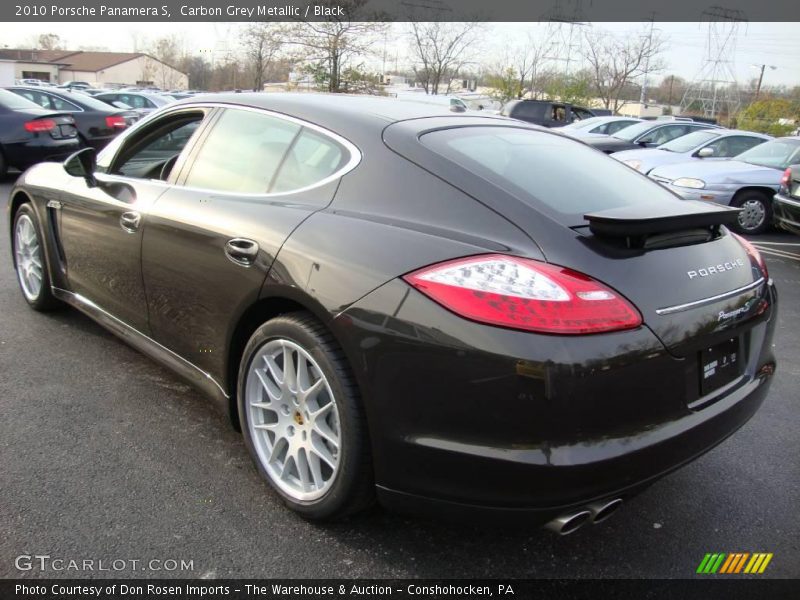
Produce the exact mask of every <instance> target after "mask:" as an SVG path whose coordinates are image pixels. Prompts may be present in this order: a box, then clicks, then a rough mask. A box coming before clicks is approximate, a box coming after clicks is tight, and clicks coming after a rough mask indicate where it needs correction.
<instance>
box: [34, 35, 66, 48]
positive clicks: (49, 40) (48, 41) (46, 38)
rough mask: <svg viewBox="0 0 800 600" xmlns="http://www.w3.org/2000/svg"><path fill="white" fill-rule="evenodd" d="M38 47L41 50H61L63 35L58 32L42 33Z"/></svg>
mask: <svg viewBox="0 0 800 600" xmlns="http://www.w3.org/2000/svg"><path fill="white" fill-rule="evenodd" d="M36 47H37V48H39V49H41V50H61V48H62V46H61V36H59V35H58V34H57V33H42V34H40V35H39V38H38V39H37V44H36Z"/></svg>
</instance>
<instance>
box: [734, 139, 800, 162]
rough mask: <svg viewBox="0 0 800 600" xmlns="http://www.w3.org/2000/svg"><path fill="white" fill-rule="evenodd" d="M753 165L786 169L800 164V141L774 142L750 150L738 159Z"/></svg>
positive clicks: (737, 158)
mask: <svg viewBox="0 0 800 600" xmlns="http://www.w3.org/2000/svg"><path fill="white" fill-rule="evenodd" d="M736 160H741V161H744V162H746V163H750V164H751V165H758V166H759V167H772V168H774V169H785V168H787V167H788V166H789V165H793V164H795V163H798V162H800V140H797V141H794V140H773V141H771V142H766V143H765V144H760V145H758V146H756V147H755V148H750V150H748V151H746V152H742V153H741V154H740V155H739V156H737V157H736Z"/></svg>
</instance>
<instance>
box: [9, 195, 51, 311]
mask: <svg viewBox="0 0 800 600" xmlns="http://www.w3.org/2000/svg"><path fill="white" fill-rule="evenodd" d="M40 231H41V230H40V228H39V222H38V219H37V218H36V213H34V212H33V208H31V205H30V204H27V203H26V204H23V205H22V206H20V207H19V209H18V210H17V214H16V215H15V216H14V237H13V240H12V244H13V252H14V268H15V269H16V270H17V281H18V282H19V287H20V290H21V291H22V295H23V296H24V297H25V300H26V301H27V302H28V304H30V305H31V307H32V308H33V309H34V310H39V311H46V310H52V309H53V308H56V307H58V306H59V304H60V303H59V301H58V300H57V299H56V298H55V297H54V296H53V293H52V291H51V289H50V276H49V274H48V273H47V266H46V264H45V259H44V247H43V246H42V237H41V233H40Z"/></svg>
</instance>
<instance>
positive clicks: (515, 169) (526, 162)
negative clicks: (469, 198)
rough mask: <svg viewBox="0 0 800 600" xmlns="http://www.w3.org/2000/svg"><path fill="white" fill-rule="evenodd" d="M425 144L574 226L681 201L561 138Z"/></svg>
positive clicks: (475, 130)
mask: <svg viewBox="0 0 800 600" xmlns="http://www.w3.org/2000/svg"><path fill="white" fill-rule="evenodd" d="M420 141H421V142H422V144H423V145H425V146H426V147H428V148H430V149H431V150H433V151H434V152H436V153H437V154H440V155H442V156H444V157H445V158H447V159H448V160H451V161H453V162H455V163H457V164H458V165H460V166H462V167H464V168H465V169H467V170H469V171H471V172H472V173H474V174H476V175H478V176H480V177H482V178H484V179H486V180H487V181H489V182H490V183H492V184H493V185H495V186H497V187H499V188H501V189H503V190H505V191H506V192H508V193H509V194H511V195H513V196H515V197H517V198H519V199H520V200H522V201H523V202H525V203H526V204H528V205H530V206H533V207H534V208H536V209H539V210H543V212H546V213H549V214H552V215H553V216H556V217H557V216H558V215H561V217H562V218H561V219H559V220H561V221H567V222H568V223H570V224H572V223H575V224H577V223H581V222H582V221H583V215H584V214H586V213H590V212H596V211H601V210H608V209H612V208H617V207H621V206H630V205H634V204H642V203H662V202H669V201H680V200H679V199H678V198H676V196H674V195H673V194H672V193H670V192H669V191H667V190H666V189H664V188H662V187H661V186H659V185H658V184H656V183H654V182H652V181H650V180H648V179H647V178H646V177H644V176H642V175H641V174H639V173H637V172H635V171H634V170H632V169H631V168H629V167H628V166H626V165H624V164H623V163H621V162H619V161H616V160H614V159H613V158H610V157H609V156H607V155H605V154H603V153H602V152H598V151H597V150H595V149H593V148H590V147H589V146H586V145H584V144H581V143H580V142H577V141H575V140H571V139H569V138H567V137H565V136H561V135H556V134H549V133H544V132H538V131H530V130H525V129H516V128H513V127H460V128H454V129H446V130H440V131H434V132H431V133H427V134H425V135H423V136H422V137H421V138H420ZM564 217H567V218H566V219H565V218H564Z"/></svg>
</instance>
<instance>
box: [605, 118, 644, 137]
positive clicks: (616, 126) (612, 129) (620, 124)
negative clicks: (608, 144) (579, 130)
mask: <svg viewBox="0 0 800 600" xmlns="http://www.w3.org/2000/svg"><path fill="white" fill-rule="evenodd" d="M633 123H637V121H611V122H610V123H609V124H608V129H607V130H606V131H605V133H607V134H608V135H614V134H615V133H617V132H618V131H620V130H621V129H625V128H626V127H629V126H630V125H632V124H633Z"/></svg>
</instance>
